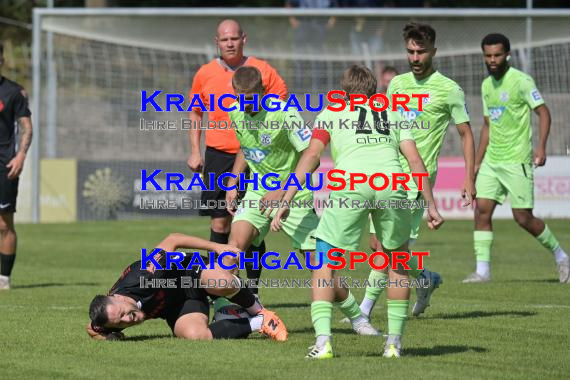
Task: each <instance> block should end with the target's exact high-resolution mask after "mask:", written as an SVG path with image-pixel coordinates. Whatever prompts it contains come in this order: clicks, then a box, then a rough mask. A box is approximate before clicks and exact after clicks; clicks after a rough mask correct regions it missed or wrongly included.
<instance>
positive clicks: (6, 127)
mask: <svg viewBox="0 0 570 380" xmlns="http://www.w3.org/2000/svg"><path fill="white" fill-rule="evenodd" d="M31 114H32V113H31V112H30V110H29V108H28V96H27V95H26V93H25V91H24V89H23V88H22V86H20V85H19V84H17V83H16V82H12V81H11V80H9V79H6V78H4V77H1V76H0V170H1V169H3V168H5V166H6V165H7V164H8V162H10V160H11V159H12V158H13V157H14V156H15V155H16V137H17V133H16V122H17V121H18V119H20V118H22V117H30V115H31Z"/></svg>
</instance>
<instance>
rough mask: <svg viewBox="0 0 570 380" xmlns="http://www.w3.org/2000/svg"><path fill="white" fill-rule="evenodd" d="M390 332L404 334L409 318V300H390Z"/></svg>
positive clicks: (390, 333) (391, 333)
mask: <svg viewBox="0 0 570 380" xmlns="http://www.w3.org/2000/svg"><path fill="white" fill-rule="evenodd" d="M387 304H388V334H389V335H402V334H403V333H404V327H405V325H406V320H407V319H408V306H409V305H410V301H409V300H388V302H387Z"/></svg>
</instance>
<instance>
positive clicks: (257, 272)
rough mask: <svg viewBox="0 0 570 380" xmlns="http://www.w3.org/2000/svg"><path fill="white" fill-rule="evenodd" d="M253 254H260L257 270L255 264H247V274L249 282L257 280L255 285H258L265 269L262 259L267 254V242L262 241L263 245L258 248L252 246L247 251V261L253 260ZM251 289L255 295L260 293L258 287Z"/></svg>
mask: <svg viewBox="0 0 570 380" xmlns="http://www.w3.org/2000/svg"><path fill="white" fill-rule="evenodd" d="M253 252H259V255H258V263H257V269H254V268H253V264H254V263H250V262H246V263H245V270H246V272H247V278H248V280H256V281H255V283H256V284H257V280H259V278H260V277H261V268H262V267H263V266H262V265H261V257H262V256H263V254H264V253H265V241H262V242H261V244H260V245H259V246H257V247H256V246H253V245H252V246H250V247H249V249H248V250H247V252H246V253H245V258H247V259H251V258H253ZM249 289H250V290H251V292H252V293H253V294H258V292H259V289H258V288H257V286H256V287H250V288H249Z"/></svg>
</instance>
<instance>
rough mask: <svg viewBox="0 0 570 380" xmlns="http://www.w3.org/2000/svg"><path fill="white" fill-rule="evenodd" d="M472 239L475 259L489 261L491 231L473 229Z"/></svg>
mask: <svg viewBox="0 0 570 380" xmlns="http://www.w3.org/2000/svg"><path fill="white" fill-rule="evenodd" d="M473 241H474V247H475V257H477V261H485V262H490V261H491V246H492V245H493V231H474V232H473Z"/></svg>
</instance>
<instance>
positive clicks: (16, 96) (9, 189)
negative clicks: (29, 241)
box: [0, 44, 32, 290]
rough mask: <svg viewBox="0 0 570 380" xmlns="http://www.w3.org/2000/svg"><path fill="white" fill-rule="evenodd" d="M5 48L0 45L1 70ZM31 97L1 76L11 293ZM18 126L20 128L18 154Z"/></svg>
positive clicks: (1, 206) (3, 238)
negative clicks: (20, 181)
mask: <svg viewBox="0 0 570 380" xmlns="http://www.w3.org/2000/svg"><path fill="white" fill-rule="evenodd" d="M3 64H4V47H3V46H2V44H0V67H2V65H3ZM30 116H31V113H30V110H29V109H28V96H27V95H26V93H25V91H24V89H23V88H22V87H21V86H20V85H19V84H17V83H15V82H12V81H11V80H9V79H7V78H4V77H3V76H0V290H6V289H10V275H11V274H12V268H13V267H14V260H15V259H16V230H15V228H14V213H15V212H16V197H17V196H18V180H19V177H20V174H21V173H22V169H23V168H24V160H25V159H26V154H27V152H28V148H29V147H30V144H31V143H32V121H31V119H30ZM17 125H19V127H20V128H21V131H20V141H19V145H18V149H17V150H16V137H17V135H18V130H17V128H16V127H17Z"/></svg>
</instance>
